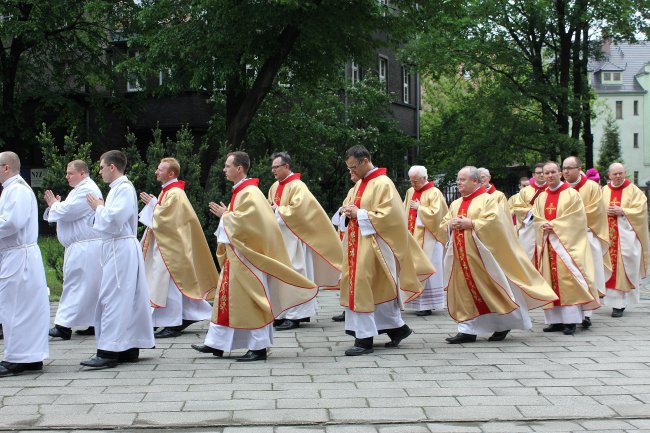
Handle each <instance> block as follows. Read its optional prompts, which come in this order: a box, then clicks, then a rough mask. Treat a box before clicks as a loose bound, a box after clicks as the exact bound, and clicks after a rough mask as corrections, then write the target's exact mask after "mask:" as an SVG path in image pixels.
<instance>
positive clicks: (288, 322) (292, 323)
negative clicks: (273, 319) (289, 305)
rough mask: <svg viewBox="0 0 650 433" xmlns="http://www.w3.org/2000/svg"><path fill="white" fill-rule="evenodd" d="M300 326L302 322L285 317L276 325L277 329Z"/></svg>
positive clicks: (284, 329) (285, 329)
mask: <svg viewBox="0 0 650 433" xmlns="http://www.w3.org/2000/svg"><path fill="white" fill-rule="evenodd" d="M299 326H300V322H298V321H297V320H291V319H284V320H283V321H282V323H280V324H279V325H277V326H275V330H276V331H288V330H290V329H296V328H298V327H299Z"/></svg>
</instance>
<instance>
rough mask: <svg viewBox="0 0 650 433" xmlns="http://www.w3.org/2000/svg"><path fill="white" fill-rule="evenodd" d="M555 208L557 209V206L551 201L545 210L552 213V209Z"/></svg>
mask: <svg viewBox="0 0 650 433" xmlns="http://www.w3.org/2000/svg"><path fill="white" fill-rule="evenodd" d="M556 209H557V208H556V207H555V206H554V205H553V203H551V204H550V205H549V206H548V207H547V208H546V212H548V213H552V212H553V211H554V210H556Z"/></svg>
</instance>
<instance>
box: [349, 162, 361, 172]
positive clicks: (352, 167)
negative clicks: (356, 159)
mask: <svg viewBox="0 0 650 433" xmlns="http://www.w3.org/2000/svg"><path fill="white" fill-rule="evenodd" d="M357 168H359V165H358V164H357V165H353V166H348V167H347V169H348V171H354V170H356V169H357Z"/></svg>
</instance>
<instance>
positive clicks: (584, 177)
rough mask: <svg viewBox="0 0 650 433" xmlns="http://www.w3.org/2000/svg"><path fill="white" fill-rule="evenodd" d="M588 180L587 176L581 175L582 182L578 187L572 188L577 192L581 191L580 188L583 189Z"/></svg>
mask: <svg viewBox="0 0 650 433" xmlns="http://www.w3.org/2000/svg"><path fill="white" fill-rule="evenodd" d="M588 180H589V179H587V177H586V176H583V175H580V181H579V182H578V183H577V184H576V185H573V186H572V188H573V189H575V190H576V191H580V188H582V187H583V186H584V184H585V183H587V181H588Z"/></svg>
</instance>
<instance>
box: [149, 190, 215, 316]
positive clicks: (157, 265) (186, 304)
mask: <svg viewBox="0 0 650 433" xmlns="http://www.w3.org/2000/svg"><path fill="white" fill-rule="evenodd" d="M177 181H178V179H172V180H170V181H169V182H166V183H165V184H163V188H165V187H166V186H167V185H170V184H172V183H174V182H177ZM157 203H158V199H157V198H155V197H154V198H152V199H151V201H150V202H149V203H148V204H147V205H146V206H145V207H144V208H143V209H142V211H141V212H140V222H141V223H142V224H144V225H145V226H147V227H148V228H151V227H153V210H154V208H155V207H156V204H157ZM142 241H144V236H143V237H142ZM142 241H141V242H140V243H141V244H142ZM145 271H146V274H147V279H148V283H149V284H152V282H153V283H154V284H167V287H168V290H167V303H166V304H165V306H164V307H158V308H153V307H151V310H152V311H151V317H152V320H153V326H155V327H165V326H179V325H181V324H182V323H183V320H193V321H194V320H209V319H210V317H212V306H211V305H210V303H209V302H208V301H206V300H205V299H192V298H188V297H187V296H183V294H182V293H181V291H180V290H179V289H178V287H177V286H176V284H175V283H174V279H173V278H172V277H171V275H170V274H169V271H168V270H167V266H166V265H165V261H164V260H163V258H162V256H161V255H160V250H159V249H158V243H157V242H156V236H155V235H154V236H153V239H152V242H151V244H150V245H149V253H148V254H147V261H146V262H145Z"/></svg>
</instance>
